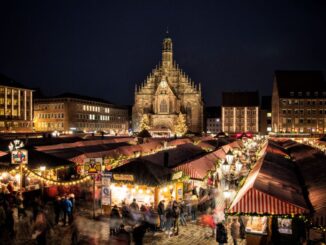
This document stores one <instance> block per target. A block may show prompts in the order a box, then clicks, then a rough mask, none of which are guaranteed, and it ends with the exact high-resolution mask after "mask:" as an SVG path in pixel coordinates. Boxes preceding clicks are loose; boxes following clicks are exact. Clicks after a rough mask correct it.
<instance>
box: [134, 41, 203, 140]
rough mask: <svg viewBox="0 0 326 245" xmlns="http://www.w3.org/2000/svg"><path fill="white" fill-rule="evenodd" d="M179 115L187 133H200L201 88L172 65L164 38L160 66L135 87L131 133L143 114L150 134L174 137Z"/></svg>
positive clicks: (201, 115) (167, 42) (201, 123)
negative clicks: (147, 120)
mask: <svg viewBox="0 0 326 245" xmlns="http://www.w3.org/2000/svg"><path fill="white" fill-rule="evenodd" d="M180 112H181V113H182V114H183V115H184V118H185V119H186V124H187V126H188V130H189V131H191V132H194V133H201V132H202V131H203V100H202V95H201V85H200V84H199V85H196V84H195V83H194V82H193V81H191V79H190V78H189V77H188V76H187V75H186V74H185V73H184V72H183V71H182V70H181V69H180V68H179V66H178V65H177V64H176V63H175V61H174V60H173V44H172V39H171V38H170V37H166V38H164V40H163V47H162V62H161V64H159V66H158V67H156V68H155V69H153V70H152V72H151V73H150V74H149V76H148V77H147V79H146V80H145V82H144V83H142V84H140V85H139V86H137V85H136V87H135V103H134V105H133V108H132V123H133V130H134V131H135V132H139V131H140V127H139V126H140V121H141V119H142V117H143V115H144V114H147V115H148V118H149V125H150V130H149V131H150V132H151V133H152V134H153V133H154V134H155V133H156V134H158V135H160V134H166V133H167V134H174V127H175V125H176V120H177V117H178V115H179V113H180Z"/></svg>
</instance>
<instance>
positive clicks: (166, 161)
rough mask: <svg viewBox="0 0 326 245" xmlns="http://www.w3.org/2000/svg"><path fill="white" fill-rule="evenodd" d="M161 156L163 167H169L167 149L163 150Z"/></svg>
mask: <svg viewBox="0 0 326 245" xmlns="http://www.w3.org/2000/svg"><path fill="white" fill-rule="evenodd" d="M163 157H164V160H163V166H164V167H165V168H168V167H169V153H168V152H167V151H165V152H164V155H163Z"/></svg>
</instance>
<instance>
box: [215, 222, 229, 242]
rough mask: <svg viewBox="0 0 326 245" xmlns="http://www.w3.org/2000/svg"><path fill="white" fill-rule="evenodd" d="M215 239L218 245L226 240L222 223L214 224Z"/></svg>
mask: <svg viewBox="0 0 326 245" xmlns="http://www.w3.org/2000/svg"><path fill="white" fill-rule="evenodd" d="M216 241H217V242H218V244H219V245H223V244H224V243H227V242H228V237H227V232H226V229H225V226H224V225H223V223H221V222H220V223H218V224H217V225H216Z"/></svg>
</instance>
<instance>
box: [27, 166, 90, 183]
mask: <svg viewBox="0 0 326 245" xmlns="http://www.w3.org/2000/svg"><path fill="white" fill-rule="evenodd" d="M23 170H24V171H26V172H27V173H28V174H31V175H33V176H34V177H35V178H36V179H39V180H41V181H44V182H46V183H48V184H51V185H60V186H61V185H62V186H69V185H77V184H81V183H84V182H86V181H89V180H91V176H86V177H83V178H81V179H78V180H71V181H58V180H53V179H48V178H45V177H43V176H41V175H39V174H38V173H36V172H34V171H33V170H30V169H28V168H27V167H25V166H23Z"/></svg>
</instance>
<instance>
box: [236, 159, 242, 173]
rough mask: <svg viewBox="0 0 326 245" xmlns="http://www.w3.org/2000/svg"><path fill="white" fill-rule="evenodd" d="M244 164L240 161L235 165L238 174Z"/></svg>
mask: <svg viewBox="0 0 326 245" xmlns="http://www.w3.org/2000/svg"><path fill="white" fill-rule="evenodd" d="M242 166H243V164H242V163H241V162H240V160H239V159H238V161H237V162H236V163H235V171H237V172H238V173H240V172H241V169H242Z"/></svg>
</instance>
